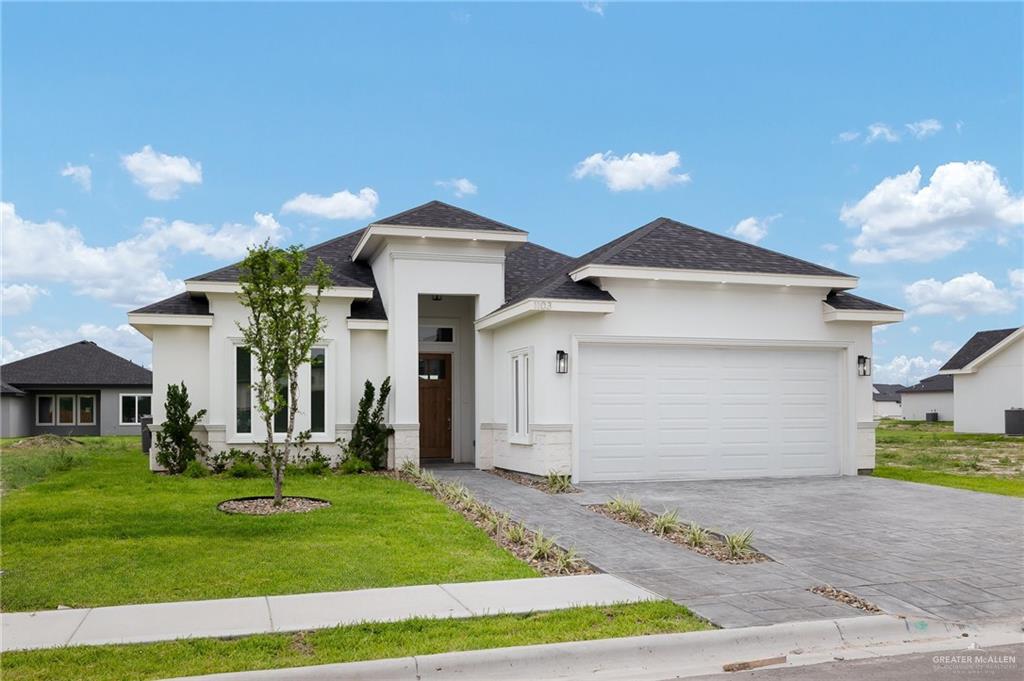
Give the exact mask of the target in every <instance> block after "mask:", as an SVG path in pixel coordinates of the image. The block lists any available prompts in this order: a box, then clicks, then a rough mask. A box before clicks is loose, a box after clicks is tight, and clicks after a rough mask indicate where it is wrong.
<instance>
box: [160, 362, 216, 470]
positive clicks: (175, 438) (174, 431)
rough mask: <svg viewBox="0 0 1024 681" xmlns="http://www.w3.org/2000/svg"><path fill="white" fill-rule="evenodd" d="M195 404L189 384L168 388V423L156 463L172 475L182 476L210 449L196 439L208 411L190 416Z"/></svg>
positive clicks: (164, 425)
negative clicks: (190, 397)
mask: <svg viewBox="0 0 1024 681" xmlns="http://www.w3.org/2000/svg"><path fill="white" fill-rule="evenodd" d="M191 410H192V401H191V400H190V399H189V397H188V388H187V387H185V381H182V382H181V385H180V386H179V385H175V384H173V383H171V384H170V385H168V386H167V400H166V401H165V402H164V413H165V414H166V416H165V418H164V422H163V423H162V424H161V425H160V430H159V431H158V432H157V434H156V460H157V462H158V463H159V464H160V465H161V466H163V467H164V468H166V469H167V472H168V473H174V474H178V473H181V472H182V471H184V470H185V467H186V466H188V464H189V462H190V461H195V459H196V455H197V454H199V452H201V451H203V450H204V449H207V447H206V446H205V445H204V444H203V443H201V442H200V441H199V440H197V439H196V438H195V437H193V436H192V431H193V430H194V429H195V427H196V424H197V423H199V422H200V421H201V420H202V419H203V417H204V416H206V410H205V409H200V410H199V411H197V412H196V413H195V414H190V413H189V412H190V411H191Z"/></svg>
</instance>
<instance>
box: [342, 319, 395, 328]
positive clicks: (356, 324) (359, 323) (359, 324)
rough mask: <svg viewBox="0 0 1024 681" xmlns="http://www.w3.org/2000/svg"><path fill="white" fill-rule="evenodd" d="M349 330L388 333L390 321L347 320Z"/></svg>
mask: <svg viewBox="0 0 1024 681" xmlns="http://www.w3.org/2000/svg"><path fill="white" fill-rule="evenodd" d="M346 321H347V324H348V328H349V330H352V331H356V330H360V331H387V330H388V320H386V319H348V320H346Z"/></svg>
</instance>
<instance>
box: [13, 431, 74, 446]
mask: <svg viewBox="0 0 1024 681" xmlns="http://www.w3.org/2000/svg"><path fill="white" fill-rule="evenodd" d="M83 444H85V443H84V442H82V441H81V440H76V439H74V438H70V437H62V436H60V435H48V434H47V435H34V436H32V437H26V438H23V439H21V440H18V441H17V442H15V443H13V444H10V445H7V446H8V447H10V448H11V449H59V448H61V447H81V446H82V445H83Z"/></svg>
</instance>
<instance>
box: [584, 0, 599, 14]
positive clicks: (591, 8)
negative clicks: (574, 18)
mask: <svg viewBox="0 0 1024 681" xmlns="http://www.w3.org/2000/svg"><path fill="white" fill-rule="evenodd" d="M581 4H582V5H583V9H585V10H587V11H588V12H592V13H594V14H599V15H601V16H602V17H603V16H604V6H605V3H603V2H587V1H586V0H584V1H583V3H581Z"/></svg>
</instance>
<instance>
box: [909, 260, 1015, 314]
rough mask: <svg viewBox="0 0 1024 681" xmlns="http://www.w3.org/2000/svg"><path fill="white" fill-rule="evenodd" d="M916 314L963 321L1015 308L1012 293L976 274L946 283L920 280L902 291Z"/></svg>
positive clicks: (962, 275)
mask: <svg viewBox="0 0 1024 681" xmlns="http://www.w3.org/2000/svg"><path fill="white" fill-rule="evenodd" d="M903 293H904V295H905V296H906V299H907V302H908V303H909V304H910V305H911V306H913V312H914V313H915V314H922V315H932V314H941V315H950V316H952V317H954V318H956V319H963V318H964V317H966V316H967V315H968V314H972V313H973V314H999V313H1003V312H1012V311H1013V310H1014V308H1015V304H1014V302H1013V297H1014V296H1013V293H1012V292H1011V291H1008V290H1004V289H1000V288H998V287H997V286H996V285H995V284H994V283H993V282H992V281H990V280H989V279H986V278H985V277H983V276H981V275H980V274H978V273H977V272H969V273H967V274H961V275H960V276H959V277H954V278H952V279H950V280H949V281H945V282H942V281H938V280H937V279H921V280H920V281H915V282H914V283H913V284H910V285H909V286H907V287H906V288H904V289H903Z"/></svg>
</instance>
